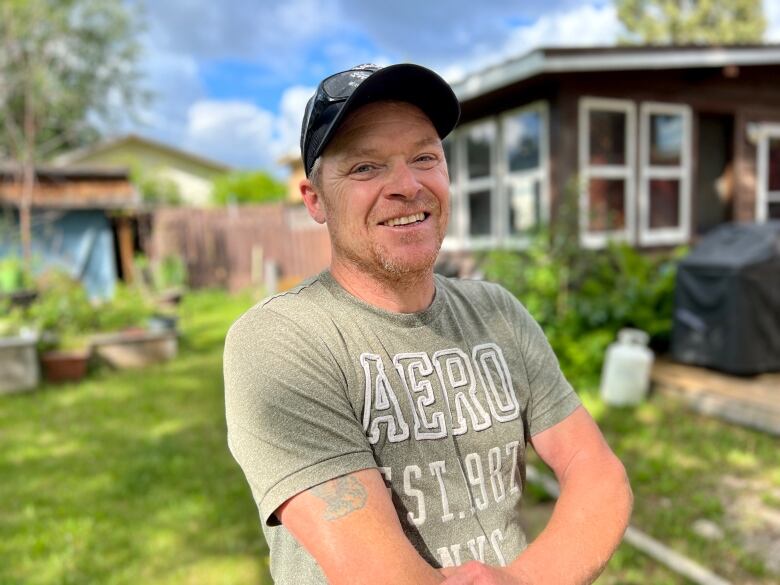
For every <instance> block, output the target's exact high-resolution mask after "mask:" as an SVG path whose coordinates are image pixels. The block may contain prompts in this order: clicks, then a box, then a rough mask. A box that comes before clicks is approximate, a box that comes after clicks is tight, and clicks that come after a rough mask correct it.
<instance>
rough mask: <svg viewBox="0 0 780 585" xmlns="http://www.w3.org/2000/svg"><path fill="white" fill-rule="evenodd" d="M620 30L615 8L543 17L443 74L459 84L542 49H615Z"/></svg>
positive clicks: (580, 9) (590, 7)
mask: <svg viewBox="0 0 780 585" xmlns="http://www.w3.org/2000/svg"><path fill="white" fill-rule="evenodd" d="M620 30H621V25H620V23H619V22H618V19H617V13H616V11H615V8H614V7H613V6H612V5H611V4H606V5H602V6H596V5H584V6H579V7H577V8H574V9H573V10H569V11H561V12H556V13H553V14H549V15H545V16H542V17H541V18H539V19H538V20H537V21H536V22H534V23H533V24H530V25H527V26H518V27H516V28H515V29H514V30H513V31H512V33H511V34H510V35H509V37H508V38H507V39H505V40H504V42H503V43H502V44H500V45H499V46H494V47H492V48H485V47H476V48H475V49H474V50H473V52H472V54H471V55H469V56H468V57H466V58H464V59H460V60H458V62H456V63H453V64H451V65H449V66H447V67H445V68H443V69H441V72H442V74H443V75H444V77H445V78H446V79H447V80H448V81H450V82H451V83H455V82H457V81H460V80H461V79H463V78H464V77H465V76H466V75H467V74H468V73H472V72H474V71H478V70H480V69H482V68H484V67H487V66H489V65H494V64H496V63H500V62H502V61H506V60H508V59H514V58H517V57H520V56H522V55H524V54H526V53H528V52H529V51H532V50H534V49H538V48H543V47H561V46H593V45H612V44H614V43H615V41H616V40H617V37H618V34H619V32H620Z"/></svg>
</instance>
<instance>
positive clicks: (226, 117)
mask: <svg viewBox="0 0 780 585" xmlns="http://www.w3.org/2000/svg"><path fill="white" fill-rule="evenodd" d="M313 92H314V88H313V87H304V86H293V87H290V88H288V89H287V90H286V91H285V92H284V93H283V94H282V97H281V100H280V103H279V113H278V114H274V113H272V112H270V111H268V110H265V109H263V108H260V107H258V106H257V105H255V104H252V103H250V102H246V101H240V100H231V101H218V100H199V101H197V102H195V103H194V104H193V105H192V106H191V107H190V108H189V110H188V112H187V125H186V137H185V146H186V148H189V149H191V150H193V151H194V152H199V153H201V154H204V155H206V156H209V157H211V158H216V159H218V160H224V161H226V162H228V163H230V164H232V165H235V166H237V167H240V168H261V169H264V170H267V171H270V172H273V173H275V174H277V175H281V174H283V173H284V172H285V169H283V168H281V167H280V166H279V164H278V161H279V159H280V158H281V157H282V156H285V155H289V154H298V153H299V152H300V149H299V142H300V135H301V120H302V119H303V112H304V110H305V108H306V102H307V101H308V99H309V97H310V96H311V94H312V93H313Z"/></svg>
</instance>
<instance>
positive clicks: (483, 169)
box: [461, 120, 496, 241]
mask: <svg viewBox="0 0 780 585" xmlns="http://www.w3.org/2000/svg"><path fill="white" fill-rule="evenodd" d="M495 144H496V124H495V122H494V121H493V120H486V121H484V122H479V123H477V124H472V125H470V126H468V127H466V128H464V130H463V146H464V147H465V159H466V161H465V169H464V171H465V175H466V176H465V182H464V187H463V189H462V190H461V192H462V193H463V195H464V198H465V203H466V218H467V220H468V221H467V222H466V229H467V234H468V237H469V239H471V240H476V241H480V240H482V241H485V240H487V239H489V238H490V236H491V234H492V233H493V209H494V204H493V199H494V195H493V193H494V190H495V175H494V171H495V168H494V167H495V165H494V164H493V160H494V149H495Z"/></svg>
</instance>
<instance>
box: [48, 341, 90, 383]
mask: <svg viewBox="0 0 780 585" xmlns="http://www.w3.org/2000/svg"><path fill="white" fill-rule="evenodd" d="M89 356H90V351H89V350H88V349H73V350H55V351H47V352H44V353H42V354H41V365H42V366H43V377H44V378H45V379H46V380H47V381H49V382H55V383H60V382H77V381H79V380H81V379H83V378H84V377H85V376H86V375H87V366H88V365H89Z"/></svg>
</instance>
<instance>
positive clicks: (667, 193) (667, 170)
mask: <svg viewBox="0 0 780 585" xmlns="http://www.w3.org/2000/svg"><path fill="white" fill-rule="evenodd" d="M639 149H640V169H639V242H640V243H641V244H644V245H656V244H678V243H682V242H685V241H687V239H688V231H689V225H690V181H689V177H690V166H691V164H690V151H691V113H690V109H689V108H688V107H687V106H683V105H675V104H659V103H651V102H646V103H643V104H642V105H641V106H640V131H639Z"/></svg>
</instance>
